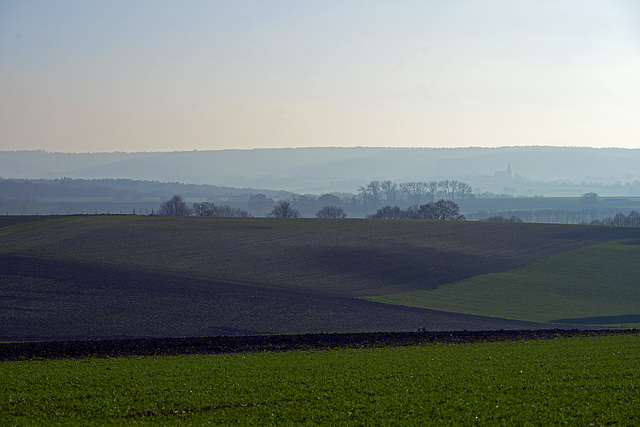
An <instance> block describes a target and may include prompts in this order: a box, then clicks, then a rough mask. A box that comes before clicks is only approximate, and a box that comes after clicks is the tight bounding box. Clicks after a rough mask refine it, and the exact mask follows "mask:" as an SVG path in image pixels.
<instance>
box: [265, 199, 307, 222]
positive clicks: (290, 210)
mask: <svg viewBox="0 0 640 427" xmlns="http://www.w3.org/2000/svg"><path fill="white" fill-rule="evenodd" d="M269 216H270V217H272V218H299V217H300V212H299V211H298V210H297V209H294V207H293V206H291V203H289V201H288V200H286V199H283V200H279V201H278V202H277V203H276V205H275V206H274V207H273V209H272V210H271V212H270V213H269Z"/></svg>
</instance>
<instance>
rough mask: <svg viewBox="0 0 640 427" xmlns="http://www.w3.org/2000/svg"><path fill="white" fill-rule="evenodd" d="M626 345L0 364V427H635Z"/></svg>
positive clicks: (626, 340) (633, 344)
mask: <svg viewBox="0 0 640 427" xmlns="http://www.w3.org/2000/svg"><path fill="white" fill-rule="evenodd" d="M639 346H640V337H639V336H638V335H636V334H629V335H618V336H602V337H590V338H571V339H553V340H535V341H517V342H494V343H478V344H459V345H430V346H420V347H417V346H416V347H402V348H381V349H367V350H362V349H360V350H339V351H298V352H286V353H245V354H237V355H209V356H178V357H159V358H158V357H142V358H138V357H136V358H132V357H128V358H104V359H80V360H54V361H38V362H0V375H1V376H2V379H3V380H2V381H1V382H0V405H2V408H3V410H2V412H1V413H0V424H3V425H38V426H39V425H52V424H55V425H105V424H123V423H149V424H153V425H158V424H162V425H185V424H195V425H200V424H208V423H215V424H218V423H219V424H225V425H253V424H268V423H273V424H291V423H296V424H306V425H315V424H320V425H327V424H335V423H338V424H366V425H368V424H381V425H385V424H398V425H422V424H424V423H432V424H438V425H440V424H447V425H470V424H477V423H495V424H514V425H558V424H571V425H605V424H621V425H637V424H638V423H639V422H640V418H639V416H638V379H639V374H638V372H639V369H640V364H639V359H638V348H639Z"/></svg>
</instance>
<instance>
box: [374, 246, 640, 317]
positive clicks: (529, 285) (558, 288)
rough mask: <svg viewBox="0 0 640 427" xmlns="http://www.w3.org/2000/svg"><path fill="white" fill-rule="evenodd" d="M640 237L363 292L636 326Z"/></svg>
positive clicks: (435, 304) (413, 302)
mask: <svg viewBox="0 0 640 427" xmlns="http://www.w3.org/2000/svg"><path fill="white" fill-rule="evenodd" d="M639 260H640V240H639V239H637V238H635V239H623V240H617V241H611V242H606V243H600V244H597V245H593V246H587V247H583V248H580V249H575V250H573V251H569V252H564V253H562V254H558V255H554V256H550V257H548V258H545V259H541V260H538V261H535V262H533V263H531V264H528V265H526V266H524V267H520V268H518V269H514V270H510V271H507V272H502V273H493V274H486V275H481V276H476V277H473V278H470V279H466V280H462V281H459V282H455V283H451V284H447V285H443V286H440V287H439V288H438V289H434V290H428V291H416V292H409V293H400V294H395V295H384V296H379V297H371V298H367V299H369V300H372V301H377V302H382V303H386V304H402V305H406V306H411V307H422V308H431V309H434V310H444V311H452V312H458V313H468V314H477V315H484V316H496V317H501V318H508V319H519V320H528V321H533V322H555V323H571V324H592V325H598V324H600V325H620V324H625V325H626V326H633V327H638V326H640V262H639Z"/></svg>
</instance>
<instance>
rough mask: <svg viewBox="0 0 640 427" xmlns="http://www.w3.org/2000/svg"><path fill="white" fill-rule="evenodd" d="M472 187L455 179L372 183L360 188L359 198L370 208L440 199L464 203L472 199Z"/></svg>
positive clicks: (414, 203)
mask: <svg viewBox="0 0 640 427" xmlns="http://www.w3.org/2000/svg"><path fill="white" fill-rule="evenodd" d="M472 193H473V192H472V189H471V186H470V185H469V184H467V183H465V182H462V181H457V180H455V179H446V180H442V181H429V182H421V181H415V182H402V183H399V184H397V183H395V182H393V181H389V180H387V181H371V182H370V183H369V184H367V185H366V186H363V187H360V188H358V196H359V198H360V199H361V200H362V203H363V204H364V205H366V206H369V207H375V206H379V205H380V204H385V205H392V204H393V205H395V204H406V205H417V204H420V203H424V202H433V201H436V200H438V199H440V200H449V201H456V200H457V201H459V202H464V201H465V200H467V199H469V198H472V197H473V194H472Z"/></svg>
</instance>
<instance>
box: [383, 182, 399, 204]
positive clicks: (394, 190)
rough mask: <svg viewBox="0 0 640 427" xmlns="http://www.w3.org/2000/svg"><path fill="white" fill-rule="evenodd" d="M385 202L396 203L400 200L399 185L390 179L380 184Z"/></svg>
mask: <svg viewBox="0 0 640 427" xmlns="http://www.w3.org/2000/svg"><path fill="white" fill-rule="evenodd" d="M380 188H381V189H382V193H383V194H384V198H385V202H387V203H396V202H397V201H398V185H397V184H396V183H395V182H393V181H390V180H386V181H382V183H381V184H380Z"/></svg>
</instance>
